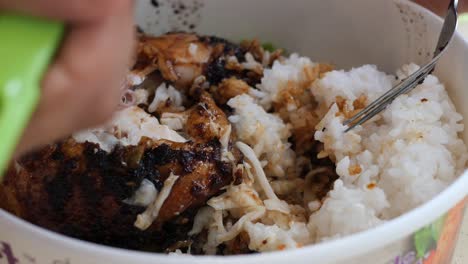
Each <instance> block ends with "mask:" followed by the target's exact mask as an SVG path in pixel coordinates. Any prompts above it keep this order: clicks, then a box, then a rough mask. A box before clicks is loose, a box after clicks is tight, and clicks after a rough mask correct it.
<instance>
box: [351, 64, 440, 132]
mask: <svg viewBox="0 0 468 264" xmlns="http://www.w3.org/2000/svg"><path fill="white" fill-rule="evenodd" d="M429 65H431V66H432V67H429V69H428V70H427V71H425V72H423V73H422V74H419V76H417V78H416V79H415V80H414V81H412V82H410V83H409V84H408V85H406V86H402V87H401V88H399V89H397V90H394V91H393V93H392V94H391V95H389V96H385V100H381V101H382V102H381V103H380V104H379V105H377V106H374V107H371V109H368V110H367V111H365V112H366V114H364V115H361V116H360V117H362V118H359V119H357V118H355V119H354V121H356V122H354V123H353V124H352V125H351V126H350V127H348V128H347V129H346V130H345V132H348V131H350V130H352V129H353V128H355V127H356V126H358V125H362V124H363V123H365V122H367V121H368V120H369V119H371V118H373V117H374V116H376V115H377V114H379V113H380V112H382V111H383V110H384V109H385V108H387V106H388V105H389V104H391V103H392V102H393V100H395V99H396V98H397V97H398V96H400V95H402V94H405V93H408V92H410V91H411V90H413V89H414V88H416V87H417V86H418V85H419V84H420V83H421V82H422V81H424V79H425V78H426V77H427V75H429V74H430V73H431V72H432V71H433V70H434V64H433V63H431V64H429ZM396 87H398V86H396ZM392 90H393V89H392ZM382 97H384V96H382ZM366 108H367V107H366ZM364 110H365V109H364ZM349 120H351V119H349ZM349 120H347V121H349ZM348 124H350V123H349V122H348ZM348 124H345V123H344V125H348Z"/></svg>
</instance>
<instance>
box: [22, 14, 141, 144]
mask: <svg viewBox="0 0 468 264" xmlns="http://www.w3.org/2000/svg"><path fill="white" fill-rule="evenodd" d="M132 13H133V12H132V10H126V9H122V10H121V12H118V15H114V16H110V17H108V18H107V19H105V20H102V21H99V22H96V23H84V24H80V25H78V26H75V27H73V28H72V29H71V31H70V33H69V35H68V36H67V37H66V39H65V41H64V43H63V47H62V49H61V51H60V53H59V55H58V58H57V60H56V61H55V63H54V64H53V65H52V66H51V68H50V69H49V71H48V73H47V74H46V75H45V78H44V80H43V82H42V87H43V89H42V95H41V101H40V103H39V106H38V108H37V111H36V113H35V114H34V115H33V118H32V120H31V122H30V124H29V126H28V128H27V129H26V131H25V133H24V136H23V139H22V141H21V142H20V145H19V147H18V153H23V152H24V151H27V150H29V149H31V148H32V147H37V146H40V145H43V144H47V143H51V141H53V140H57V139H60V138H62V137H65V136H68V135H69V134H71V133H72V132H74V131H76V130H79V129H82V128H86V127H90V126H94V125H97V124H99V123H101V122H103V121H104V120H105V119H106V118H108V117H109V116H110V115H111V113H112V111H113V110H114V108H115V106H116V105H117V104H118V102H119V96H120V85H121V81H122V80H123V78H124V76H125V73H126V71H127V66H128V65H129V61H130V57H131V54H132V51H133V42H134V27H133V17H132Z"/></svg>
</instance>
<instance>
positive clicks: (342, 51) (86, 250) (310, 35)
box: [0, 0, 468, 264]
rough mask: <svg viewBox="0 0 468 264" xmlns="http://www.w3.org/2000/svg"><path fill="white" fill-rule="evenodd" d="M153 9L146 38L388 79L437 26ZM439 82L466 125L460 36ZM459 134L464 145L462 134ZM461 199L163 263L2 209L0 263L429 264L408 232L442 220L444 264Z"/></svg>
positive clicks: (217, 0) (146, 7)
mask: <svg viewBox="0 0 468 264" xmlns="http://www.w3.org/2000/svg"><path fill="white" fill-rule="evenodd" d="M153 2H158V4H159V8H155V7H154V6H153V5H152V4H150V2H149V1H140V2H138V7H137V18H136V20H137V22H138V24H139V25H140V26H141V28H142V29H144V30H145V31H146V32H151V33H154V34H158V33H163V32H165V31H168V30H189V29H190V25H193V26H192V27H194V30H196V31H197V32H200V33H202V34H210V35H218V36H221V37H226V38H229V39H232V40H235V41H236V40H241V39H245V38H253V37H257V38H259V39H261V40H263V41H268V42H272V43H275V45H277V46H280V47H285V48H286V49H287V50H290V51H297V52H300V53H301V54H303V55H308V56H310V57H311V58H312V59H313V60H314V61H320V62H332V63H335V64H336V65H338V66H339V67H342V68H349V67H351V66H353V65H354V66H359V65H361V64H369V63H371V64H377V65H378V66H379V67H380V69H382V70H384V71H387V72H394V70H395V69H396V68H398V67H399V66H401V65H403V64H405V63H408V62H412V61H413V62H416V63H424V62H425V61H427V60H428V59H429V58H430V55H431V50H432V49H433V47H434V45H435V42H436V39H437V36H438V33H439V30H440V28H441V19H440V18H438V17H436V16H435V15H433V14H432V13H430V12H428V11H427V10H425V9H423V8H421V7H419V6H416V5H414V4H411V3H410V2H407V1H404V0H398V1H396V0H348V1H344V0H327V1H323V0H288V1H284V0H235V1H233V0H190V1H188V0H187V1H182V0H159V1H153ZM180 4H183V5H184V6H185V8H180ZM172 6H174V7H175V8H173V7H172ZM175 10H178V11H175ZM175 13H179V15H177V14H175ZM185 13H188V17H187V18H184V17H185ZM178 17H181V18H183V19H178ZM184 20H187V23H186V24H187V25H184ZM437 75H438V76H439V77H440V78H441V79H442V81H443V82H444V83H445V84H446V85H447V89H448V90H449V92H450V95H451V97H452V100H453V101H454V103H455V104H456V106H457V109H458V111H459V112H461V113H462V114H463V116H464V117H465V119H468V104H466V103H465V100H466V99H468V89H467V88H468V87H467V86H468V85H467V84H468V45H467V43H466V42H465V41H464V40H463V39H462V37H461V36H460V35H458V34H457V35H456V36H455V39H454V41H453V43H452V45H451V46H450V50H449V51H448V53H447V54H446V55H444V57H443V59H442V61H441V62H440V63H439V64H438V66H437ZM465 124H467V123H466V120H465ZM462 136H463V138H464V140H465V142H468V132H465V133H464V134H463V135H462ZM467 193H468V173H465V174H464V175H461V176H460V178H459V179H458V180H457V181H456V182H455V183H453V184H452V185H451V186H450V187H449V188H448V189H446V190H445V191H444V192H443V193H441V194H440V195H438V196H437V197H435V198H434V199H432V200H431V201H430V202H428V203H426V204H424V205H422V206H421V207H419V208H416V209H415V210H413V211H411V212H409V213H407V214H405V215H403V216H401V217H398V218H397V219H395V220H393V221H390V222H388V223H385V224H382V225H380V226H378V227H376V228H374V229H372V230H368V231H365V232H362V233H358V234H355V235H352V236H348V237H345V238H343V239H339V240H334V241H330V242H325V243H321V244H318V245H313V246H306V247H304V248H301V249H298V250H291V251H284V252H274V253H266V254H254V255H245V256H233V257H209V256H207V257H193V256H167V255H161V254H148V253H140V252H136V251H127V250H120V249H114V248H109V247H105V246H100V245H96V244H91V243H87V242H82V241H79V240H75V239H72V238H68V237H64V236H61V235H58V234H55V233H52V232H49V231H47V230H44V229H42V228H39V227H36V226H33V225H31V224H29V223H26V222H24V221H22V220H20V219H18V218H16V217H14V216H12V215H10V214H8V213H6V212H4V211H2V210H0V264H17V263H21V264H23V263H55V264H58V263H73V264H76V263H116V264H127V263H148V264H149V263H151V264H170V263H188V264H194V263H204V264H210V263H223V264H227V263H245V264H247V263H252V264H253V263H269V264H274V263H287V262H291V263H309V264H310V263H320V264H322V263H382V264H390V263H392V264H406V263H423V262H424V261H426V262H429V261H430V260H431V259H429V260H424V259H420V260H417V261H420V262H415V261H416V260H415V259H416V253H415V248H414V243H413V240H414V239H413V236H414V233H415V232H416V231H417V230H419V229H420V228H422V227H424V226H426V225H428V224H430V223H431V222H434V221H435V220H436V219H438V218H439V217H440V216H441V215H443V214H447V213H448V216H447V217H446V219H449V220H446V223H445V226H444V230H445V231H444V232H443V235H442V237H441V241H442V242H440V241H439V243H438V245H437V249H434V250H433V251H431V252H432V253H431V255H429V256H428V257H429V258H432V261H434V262H432V263H440V264H447V263H449V259H450V256H451V253H452V251H453V247H454V241H455V240H456V234H457V233H458V232H457V231H458V229H459V226H460V221H461V215H462V213H463V207H464V202H463V200H464V197H465V196H466V194H467ZM457 204H458V206H457ZM449 210H450V211H449ZM434 258H435V259H434Z"/></svg>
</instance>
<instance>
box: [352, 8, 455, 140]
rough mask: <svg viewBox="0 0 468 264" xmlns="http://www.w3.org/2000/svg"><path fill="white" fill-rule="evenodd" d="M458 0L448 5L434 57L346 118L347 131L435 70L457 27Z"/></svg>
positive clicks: (379, 110) (373, 114) (360, 123)
mask: <svg viewBox="0 0 468 264" xmlns="http://www.w3.org/2000/svg"><path fill="white" fill-rule="evenodd" d="M457 7H458V0H451V1H450V5H449V7H448V11H447V15H446V16H445V20H444V25H443V26H442V31H441V32H440V35H439V41H438V42H437V47H436V49H435V51H434V57H433V59H432V60H431V61H430V62H429V63H428V64H426V65H424V66H423V67H421V68H420V69H419V70H418V71H416V72H414V73H413V74H411V75H410V76H409V77H407V78H406V79H404V80H403V81H402V82H400V83H399V84H397V85H396V86H395V87H393V88H392V89H390V90H388V91H387V92H386V93H384V94H383V95H382V96H380V97H379V98H378V99H377V100H375V101H374V102H372V103H371V104H369V105H368V106H367V107H366V108H364V109H363V110H361V111H360V112H359V113H357V114H356V115H354V116H353V117H351V118H350V119H348V120H346V121H345V122H344V123H343V124H344V125H345V126H349V127H348V128H347V129H346V130H345V132H348V131H350V130H352V129H353V128H355V127H356V126H358V125H362V124H363V123H364V122H366V121H368V120H369V119H371V118H372V117H374V116H375V115H377V114H379V113H380V112H382V111H383V110H384V109H385V108H386V107H387V106H388V105H389V104H391V103H392V102H393V100H395V98H397V97H398V96H400V95H402V94H406V93H408V92H410V91H411V90H413V89H414V88H415V87H416V86H418V85H419V84H421V83H422V82H423V81H424V79H425V78H426V77H427V75H429V74H431V73H432V72H433V71H434V68H435V65H436V63H437V62H438V61H439V59H440V57H441V56H442V54H443V53H444V52H445V50H446V47H447V46H448V44H449V43H450V41H451V40H452V38H453V35H454V33H455V30H456V28H457V22H458V14H457Z"/></svg>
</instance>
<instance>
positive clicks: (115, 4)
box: [0, 0, 131, 22]
mask: <svg viewBox="0 0 468 264" xmlns="http://www.w3.org/2000/svg"><path fill="white" fill-rule="evenodd" d="M130 2H131V0H63V1H62V0H33V1H31V0H0V10H8V11H17V12H21V13H25V14H28V15H36V16H44V17H49V18H53V19H59V20H63V21H68V22H84V21H92V20H99V19H100V18H102V17H107V16H111V15H113V14H115V13H116V12H117V11H119V10H122V8H130V7H131V3H130Z"/></svg>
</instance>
